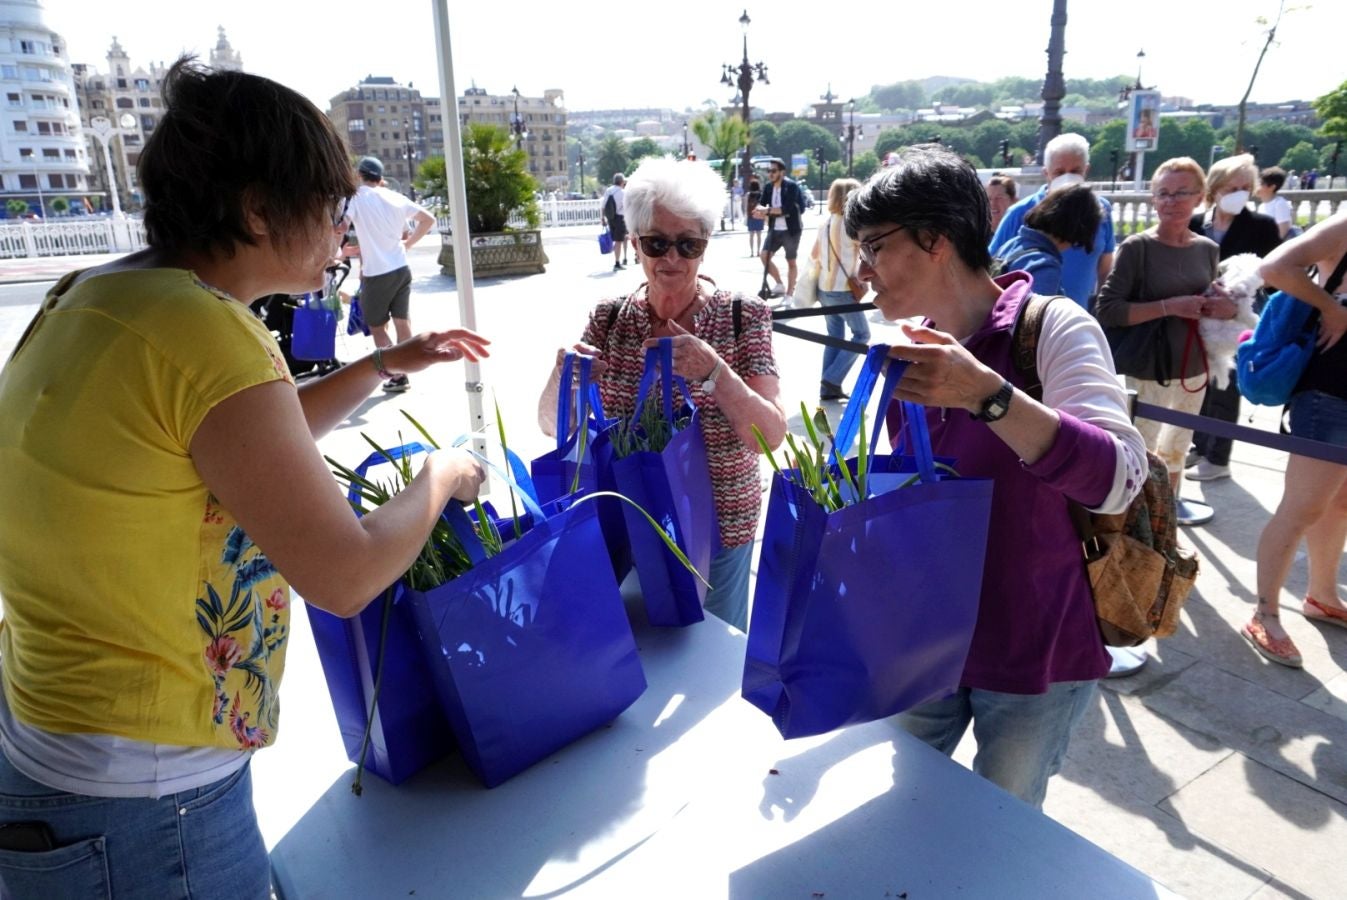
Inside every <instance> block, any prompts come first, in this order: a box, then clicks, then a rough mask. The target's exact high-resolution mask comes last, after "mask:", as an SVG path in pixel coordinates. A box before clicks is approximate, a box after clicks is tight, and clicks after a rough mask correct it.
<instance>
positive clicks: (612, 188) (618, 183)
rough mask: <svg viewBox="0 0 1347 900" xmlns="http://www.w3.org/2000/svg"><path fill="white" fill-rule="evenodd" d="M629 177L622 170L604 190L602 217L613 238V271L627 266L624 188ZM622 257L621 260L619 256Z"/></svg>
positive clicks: (625, 194)
mask: <svg viewBox="0 0 1347 900" xmlns="http://www.w3.org/2000/svg"><path fill="white" fill-rule="evenodd" d="M626 184H627V177H626V176H625V175H623V174H622V173H621V172H618V173H617V174H616V175H614V176H613V183H612V184H610V185H608V189H607V190H606V191H604V192H603V212H602V213H601V214H600V219H601V220H602V222H603V225H604V226H605V227H606V228H607V229H608V230H609V232H610V233H611V234H612V238H613V271H614V272H616V271H618V270H619V269H625V268H626V267H627V218H626V213H627V210H626V203H625V200H626V196H627V193H626V191H625V190H624V188H625V187H626ZM619 256H620V257H621V260H619V259H618V257H619Z"/></svg>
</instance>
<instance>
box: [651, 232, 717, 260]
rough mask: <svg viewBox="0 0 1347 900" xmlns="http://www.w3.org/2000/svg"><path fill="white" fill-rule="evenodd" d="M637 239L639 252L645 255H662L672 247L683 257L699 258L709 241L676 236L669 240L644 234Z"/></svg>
mask: <svg viewBox="0 0 1347 900" xmlns="http://www.w3.org/2000/svg"><path fill="white" fill-rule="evenodd" d="M637 240H638V241H640V242H641V252H642V253H644V254H645V255H646V256H655V257H659V256H663V255H665V254H666V253H668V252H669V250H670V248H672V249H674V250H677V251H678V255H679V256H681V257H683V258H684V259H701V257H702V254H703V253H705V252H706V245H707V244H709V243H711V242H710V241H708V240H707V239H706V238H678V239H677V240H673V241H671V240H669V239H668V238H666V237H647V236H645V235H642V236H641V237H639V238H637Z"/></svg>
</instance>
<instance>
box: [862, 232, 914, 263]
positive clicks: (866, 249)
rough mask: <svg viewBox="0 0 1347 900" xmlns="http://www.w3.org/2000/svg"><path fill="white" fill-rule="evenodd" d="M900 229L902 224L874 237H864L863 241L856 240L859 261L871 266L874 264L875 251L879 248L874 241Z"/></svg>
mask: <svg viewBox="0 0 1347 900" xmlns="http://www.w3.org/2000/svg"><path fill="white" fill-rule="evenodd" d="M902 230H903V226H902V225H899V226H898V227H897V228H890V229H889V230H888V231H886V232H884V233H883V234H877V235H875V236H874V237H870V238H866V239H865V240H863V241H859V242H857V245H856V246H857V247H858V248H859V250H860V257H861V262H863V263H865V264H866V265H867V266H870V267H872V268H873V267H874V264H875V253H876V252H877V251H878V250H879V246H878V245H877V244H876V243H875V241H882V240H884V238H886V237H888V236H889V235H891V234H897V233H898V232H900V231H902Z"/></svg>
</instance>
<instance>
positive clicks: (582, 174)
mask: <svg viewBox="0 0 1347 900" xmlns="http://www.w3.org/2000/svg"><path fill="white" fill-rule="evenodd" d="M577 152H578V153H579V156H580V188H579V190H580V193H581V194H583V193H584V192H585V148H584V147H583V146H581V147H579V148H577Z"/></svg>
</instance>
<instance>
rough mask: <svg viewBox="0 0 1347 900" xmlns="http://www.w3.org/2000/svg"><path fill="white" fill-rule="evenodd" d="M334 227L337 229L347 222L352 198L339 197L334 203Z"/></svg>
mask: <svg viewBox="0 0 1347 900" xmlns="http://www.w3.org/2000/svg"><path fill="white" fill-rule="evenodd" d="M332 209H333V210H334V212H333V214H332V227H333V228H337V227H338V226H340V225H341V223H342V222H344V221H345V220H346V214H347V213H348V212H350V210H351V198H350V197H338V198H337V199H336V200H334V201H333V202H332Z"/></svg>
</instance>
